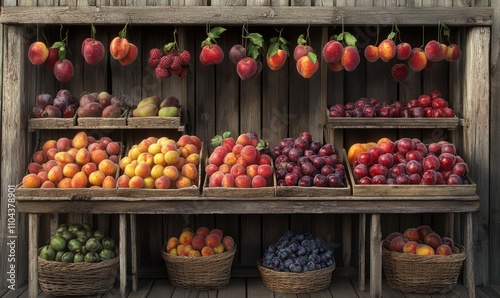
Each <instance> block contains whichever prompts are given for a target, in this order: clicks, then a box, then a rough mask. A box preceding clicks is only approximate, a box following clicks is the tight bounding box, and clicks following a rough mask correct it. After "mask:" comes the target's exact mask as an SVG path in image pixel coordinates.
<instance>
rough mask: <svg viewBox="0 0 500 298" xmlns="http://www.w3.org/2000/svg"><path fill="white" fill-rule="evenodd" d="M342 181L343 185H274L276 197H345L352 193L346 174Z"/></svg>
mask: <svg viewBox="0 0 500 298" xmlns="http://www.w3.org/2000/svg"><path fill="white" fill-rule="evenodd" d="M343 181H344V183H345V185H346V186H345V187H318V186H311V187H302V186H278V185H276V196H277V197H297V198H299V199H302V198H304V197H310V198H321V199H322V200H324V199H326V200H328V199H338V197H346V196H350V195H351V194H352V189H351V185H350V184H349V179H347V174H346V175H344V177H343Z"/></svg>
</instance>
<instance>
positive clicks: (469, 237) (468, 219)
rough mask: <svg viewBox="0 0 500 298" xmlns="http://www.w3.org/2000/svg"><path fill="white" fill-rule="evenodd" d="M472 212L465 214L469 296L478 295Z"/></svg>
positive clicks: (471, 297) (472, 297) (466, 274)
mask: <svg viewBox="0 0 500 298" xmlns="http://www.w3.org/2000/svg"><path fill="white" fill-rule="evenodd" d="M473 235H474V232H473V225H472V213H471V212H467V213H466V214H465V255H466V257H465V278H466V285H467V292H468V293H469V298H474V297H476V283H475V279H474V241H473Z"/></svg>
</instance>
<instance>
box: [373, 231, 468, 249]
mask: <svg viewBox="0 0 500 298" xmlns="http://www.w3.org/2000/svg"><path fill="white" fill-rule="evenodd" d="M382 246H383V247H384V248H386V249H388V250H390V251H397V252H404V253H412V254H417V255H452V254H459V253H460V252H461V251H460V248H458V247H457V246H455V242H454V241H453V239H451V238H449V237H441V236H440V235H439V234H437V233H436V232H434V231H433V230H432V228H430V227H429V226H426V225H422V226H419V227H417V228H408V229H406V230H405V232H404V233H403V234H401V233H400V232H393V233H391V234H389V235H388V236H387V237H386V238H385V239H384V240H383V241H382Z"/></svg>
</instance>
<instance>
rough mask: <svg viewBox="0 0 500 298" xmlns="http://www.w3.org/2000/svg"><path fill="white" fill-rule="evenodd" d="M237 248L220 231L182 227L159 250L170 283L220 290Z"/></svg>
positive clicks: (227, 281)
mask: <svg viewBox="0 0 500 298" xmlns="http://www.w3.org/2000/svg"><path fill="white" fill-rule="evenodd" d="M235 253H236V245H235V243H234V239H233V238H232V237H231V236H228V235H224V233H223V231H222V230H220V229H212V230H210V229H208V228H207V227H199V228H198V229H196V231H193V230H192V229H191V228H185V229H184V230H183V231H182V232H181V234H180V235H179V237H175V236H172V237H170V238H168V240H167V243H165V245H164V247H163V248H162V249H161V255H162V258H163V260H164V261H165V265H166V267H167V274H168V278H169V280H170V283H171V284H173V285H174V286H178V287H183V288H192V289H197V290H213V289H220V288H222V287H224V286H226V285H227V284H228V283H229V279H230V277H231V265H232V263H233V258H234V254H235Z"/></svg>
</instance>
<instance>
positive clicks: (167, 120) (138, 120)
mask: <svg viewBox="0 0 500 298" xmlns="http://www.w3.org/2000/svg"><path fill="white" fill-rule="evenodd" d="M132 111H133V109H130V112H129V113H128V116H127V126H128V127H129V128H167V129H179V128H180V127H181V117H180V116H178V117H159V116H151V117H133V116H132ZM179 115H181V110H180V109H179Z"/></svg>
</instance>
